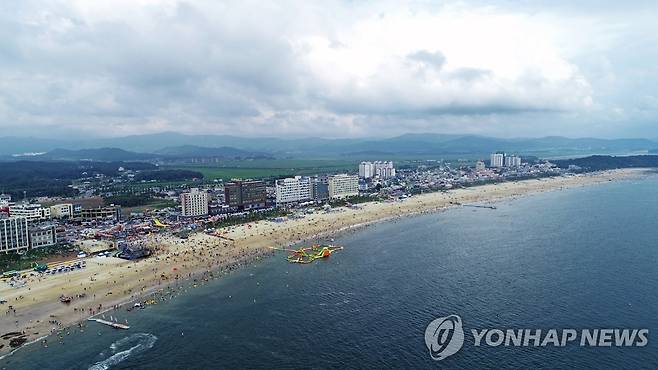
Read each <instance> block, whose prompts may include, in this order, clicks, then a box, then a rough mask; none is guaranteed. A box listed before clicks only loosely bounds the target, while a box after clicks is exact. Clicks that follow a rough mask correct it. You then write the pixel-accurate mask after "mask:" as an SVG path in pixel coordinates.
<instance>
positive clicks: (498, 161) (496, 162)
mask: <svg viewBox="0 0 658 370" xmlns="http://www.w3.org/2000/svg"><path fill="white" fill-rule="evenodd" d="M504 165H505V153H493V154H491V167H503V166H504Z"/></svg>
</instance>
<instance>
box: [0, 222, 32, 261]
mask: <svg viewBox="0 0 658 370" xmlns="http://www.w3.org/2000/svg"><path fill="white" fill-rule="evenodd" d="M29 248H30V238H29V231H28V228H27V218H25V217H8V218H0V252H4V253H8V252H15V251H19V250H23V249H29Z"/></svg>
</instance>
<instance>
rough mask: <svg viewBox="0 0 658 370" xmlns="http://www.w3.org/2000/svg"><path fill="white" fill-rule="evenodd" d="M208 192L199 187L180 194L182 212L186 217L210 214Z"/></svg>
mask: <svg viewBox="0 0 658 370" xmlns="http://www.w3.org/2000/svg"><path fill="white" fill-rule="evenodd" d="M208 201H209V196H208V192H206V191H203V190H199V189H197V188H192V189H190V192H189V193H182V194H181V195H180V204H181V214H182V215H183V216H185V217H195V216H205V215H207V214H208Z"/></svg>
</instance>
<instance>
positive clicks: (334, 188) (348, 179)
mask: <svg viewBox="0 0 658 370" xmlns="http://www.w3.org/2000/svg"><path fill="white" fill-rule="evenodd" d="M355 195H359V177H358V176H356V175H347V174H342V175H334V176H329V198H332V199H335V198H346V197H352V196H355Z"/></svg>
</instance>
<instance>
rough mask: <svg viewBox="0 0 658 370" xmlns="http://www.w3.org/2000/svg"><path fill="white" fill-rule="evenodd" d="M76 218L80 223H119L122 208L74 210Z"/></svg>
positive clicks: (112, 206) (108, 207)
mask: <svg viewBox="0 0 658 370" xmlns="http://www.w3.org/2000/svg"><path fill="white" fill-rule="evenodd" d="M74 218H75V219H78V220H80V221H119V220H121V207H119V206H114V205H111V206H105V207H98V208H79V209H77V210H76V209H75V208H74Z"/></svg>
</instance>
